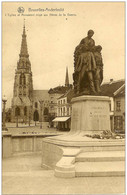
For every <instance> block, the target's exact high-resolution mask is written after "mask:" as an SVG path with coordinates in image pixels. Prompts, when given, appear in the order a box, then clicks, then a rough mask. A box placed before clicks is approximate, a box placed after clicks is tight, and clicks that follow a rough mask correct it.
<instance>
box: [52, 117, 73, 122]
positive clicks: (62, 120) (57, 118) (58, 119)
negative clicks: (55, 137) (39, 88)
mask: <svg viewBox="0 0 127 195" xmlns="http://www.w3.org/2000/svg"><path fill="white" fill-rule="evenodd" d="M69 118H70V117H56V118H55V119H53V120H52V121H53V122H64V121H67V120H68V119H69Z"/></svg>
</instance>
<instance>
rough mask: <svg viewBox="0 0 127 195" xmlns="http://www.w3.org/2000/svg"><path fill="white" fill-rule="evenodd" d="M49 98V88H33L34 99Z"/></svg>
mask: <svg viewBox="0 0 127 195" xmlns="http://www.w3.org/2000/svg"><path fill="white" fill-rule="evenodd" d="M35 98H37V99H38V100H49V94H48V90H33V99H35Z"/></svg>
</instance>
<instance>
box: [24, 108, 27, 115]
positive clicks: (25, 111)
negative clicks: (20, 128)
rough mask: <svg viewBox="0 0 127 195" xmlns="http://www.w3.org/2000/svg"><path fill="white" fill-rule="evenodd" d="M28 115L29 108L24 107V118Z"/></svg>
mask: <svg viewBox="0 0 127 195" xmlns="http://www.w3.org/2000/svg"><path fill="white" fill-rule="evenodd" d="M26 115H27V107H26V106H25V107H24V116H26Z"/></svg>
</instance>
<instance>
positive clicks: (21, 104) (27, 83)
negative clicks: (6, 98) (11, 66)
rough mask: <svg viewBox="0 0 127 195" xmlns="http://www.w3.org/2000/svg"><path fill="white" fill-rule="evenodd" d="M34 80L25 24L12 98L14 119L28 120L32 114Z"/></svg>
mask: <svg viewBox="0 0 127 195" xmlns="http://www.w3.org/2000/svg"><path fill="white" fill-rule="evenodd" d="M32 100H33V80H32V72H31V63H30V60H29V54H28V50H27V41H26V31H25V24H24V26H23V34H22V42H21V50H20V54H19V60H18V62H17V69H16V71H15V78H14V88H13V99H12V121H13V122H15V121H16V120H17V119H18V120H19V121H21V122H22V121H24V122H26V121H28V120H29V119H30V114H31V116H32Z"/></svg>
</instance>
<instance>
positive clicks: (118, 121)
mask: <svg viewBox="0 0 127 195" xmlns="http://www.w3.org/2000/svg"><path fill="white" fill-rule="evenodd" d="M122 121H123V120H122V116H115V120H114V128H115V130H122V128H123V122H122Z"/></svg>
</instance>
